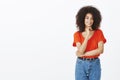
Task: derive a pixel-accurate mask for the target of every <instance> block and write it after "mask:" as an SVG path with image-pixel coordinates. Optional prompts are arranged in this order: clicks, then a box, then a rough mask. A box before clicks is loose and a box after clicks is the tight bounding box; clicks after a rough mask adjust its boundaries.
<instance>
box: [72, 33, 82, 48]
mask: <svg viewBox="0 0 120 80" xmlns="http://www.w3.org/2000/svg"><path fill="white" fill-rule="evenodd" d="M77 42H80V43H81V37H80V33H79V32H76V33H74V40H73V47H76V43H77Z"/></svg>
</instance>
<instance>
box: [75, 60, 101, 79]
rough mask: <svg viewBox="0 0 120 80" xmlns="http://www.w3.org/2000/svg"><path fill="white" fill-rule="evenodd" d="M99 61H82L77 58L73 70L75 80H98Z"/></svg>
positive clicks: (99, 71)
mask: <svg viewBox="0 0 120 80" xmlns="http://www.w3.org/2000/svg"><path fill="white" fill-rule="evenodd" d="M100 77H101V65H100V59H99V58H98V59H95V60H82V59H79V58H77V61H76V68H75V80H100Z"/></svg>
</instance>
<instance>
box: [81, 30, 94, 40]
mask: <svg viewBox="0 0 120 80" xmlns="http://www.w3.org/2000/svg"><path fill="white" fill-rule="evenodd" d="M95 32H96V31H94V32H93V34H92V36H91V37H90V38H89V40H90V39H92V38H93V37H94V35H95ZM81 36H82V38H83V39H85V37H84V36H83V35H82V33H81Z"/></svg>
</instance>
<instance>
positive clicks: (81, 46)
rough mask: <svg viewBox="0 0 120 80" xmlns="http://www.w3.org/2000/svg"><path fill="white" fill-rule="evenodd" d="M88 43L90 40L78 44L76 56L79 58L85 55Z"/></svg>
mask: <svg viewBox="0 0 120 80" xmlns="http://www.w3.org/2000/svg"><path fill="white" fill-rule="evenodd" d="M87 42H88V40H87V39H85V40H84V42H83V43H82V44H81V43H80V42H77V43H76V46H77V49H78V50H77V51H76V55H77V56H78V57H80V56H82V55H84V53H85V49H86V46H87Z"/></svg>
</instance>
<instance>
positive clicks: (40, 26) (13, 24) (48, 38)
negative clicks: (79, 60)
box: [0, 0, 120, 80]
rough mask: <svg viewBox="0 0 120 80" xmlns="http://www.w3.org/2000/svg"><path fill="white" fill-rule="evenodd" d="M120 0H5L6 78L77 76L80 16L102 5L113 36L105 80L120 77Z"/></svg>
mask: <svg viewBox="0 0 120 80" xmlns="http://www.w3.org/2000/svg"><path fill="white" fill-rule="evenodd" d="M119 3H120V1H119V0H114V1H113V0H0V80H74V68H75V61H76V56H75V51H76V48H74V47H73V46H72V43H73V34H74V32H75V31H76V25H75V16H76V14H77V12H78V10H79V9H80V8H81V7H83V6H86V5H93V6H94V7H96V8H98V9H99V10H100V12H101V15H102V23H101V29H102V30H103V33H104V35H105V37H106V39H107V42H106V43H105V49H104V53H103V54H102V55H101V56H100V59H101V66H102V77H101V78H102V79H101V80H119V79H120V77H119V73H120V70H119V68H120V63H119V60H120V58H119V57H120V50H119V48H120V47H119V44H120V37H119V34H120V26H119V25H120V20H119V19H120V15H119V14H120V5H119Z"/></svg>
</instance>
